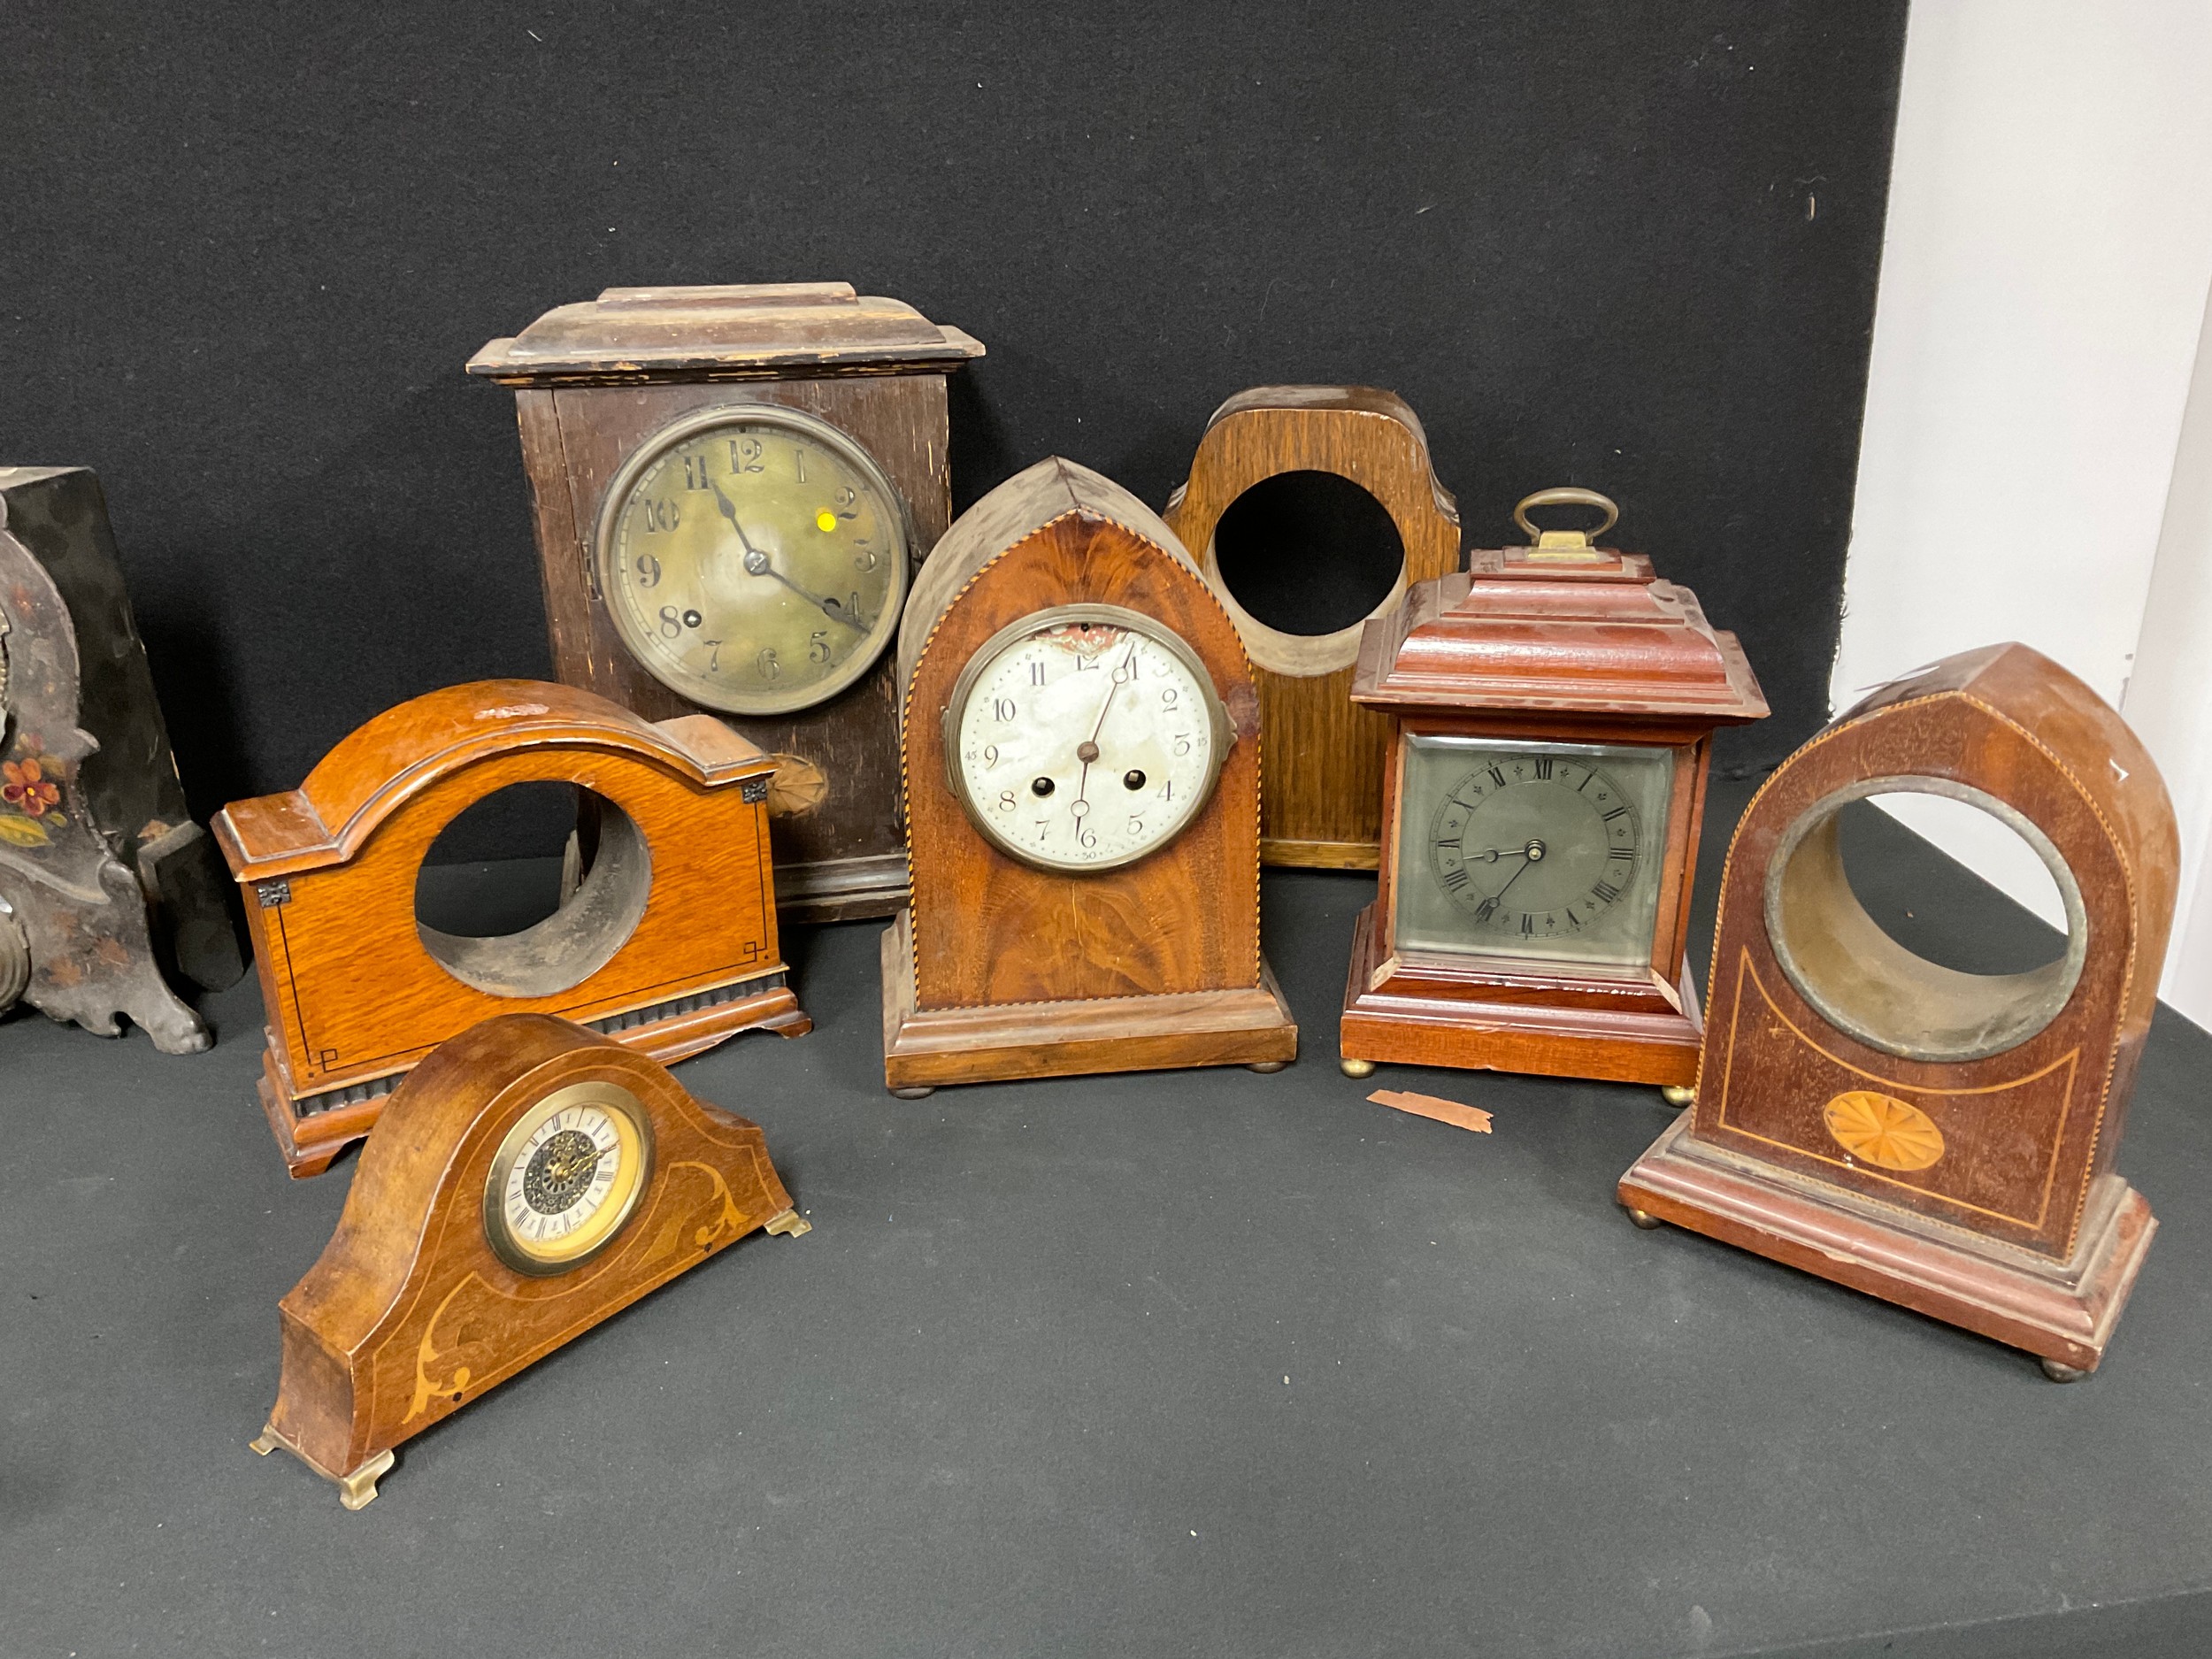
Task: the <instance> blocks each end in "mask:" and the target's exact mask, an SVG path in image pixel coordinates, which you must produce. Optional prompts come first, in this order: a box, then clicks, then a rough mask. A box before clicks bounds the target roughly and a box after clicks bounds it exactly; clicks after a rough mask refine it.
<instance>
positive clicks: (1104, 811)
mask: <svg viewBox="0 0 2212 1659" xmlns="http://www.w3.org/2000/svg"><path fill="white" fill-rule="evenodd" d="M945 723H946V733H945V752H946V755H947V757H948V761H949V766H948V770H949V772H950V773H951V778H950V781H951V784H952V787H953V790H954V793H956V795H959V797H960V801H961V804H962V805H963V806H964V807H965V808H966V809H967V812H968V816H969V817H970V818H972V819H973V820H974V822H975V824H976V826H977V827H978V828H979V829H981V830H982V831H983V833H985V834H986V835H987V836H988V837H989V838H990V840H991V841H993V842H995V844H996V845H997V846H998V847H999V849H1001V850H1002V851H1003V852H1005V853H1008V854H1009V855H1010V856H1013V857H1016V858H1018V859H1020V860H1022V861H1023V862H1024V863H1025V864H1034V865H1037V866H1039V867H1040V868H1042V869H1048V870H1065V871H1070V872H1083V871H1095V870H1109V869H1113V868H1116V867H1117V866H1119V865H1122V864H1133V863H1134V862H1135V861H1136V860H1138V859H1140V858H1142V857H1144V856H1147V855H1148V854H1150V853H1154V852H1156V851H1158V850H1159V849H1161V848H1163V847H1164V846H1166V845H1167V844H1168V843H1169V842H1171V841H1173V840H1174V839H1175V838H1176V836H1177V835H1179V834H1180V833H1182V831H1183V830H1184V828H1185V827H1186V826H1187V825H1189V823H1190V822H1191V820H1192V819H1193V818H1195V817H1196V816H1197V814H1198V811H1199V810H1200V809H1201V808H1202V807H1203V806H1204V805H1205V803H1206V801H1207V799H1208V798H1209V797H1210V795H1212V793H1213V787H1214V780H1215V779H1216V778H1217V776H1218V775H1219V772H1220V770H1221V761H1222V757H1223V753H1224V751H1225V749H1226V748H1227V747H1228V742H1229V735H1230V733H1229V723H1228V717H1227V715H1226V713H1225V710H1223V708H1222V706H1221V699H1220V697H1219V696H1218V695H1217V694H1216V692H1215V689H1214V684H1213V679H1212V677H1211V676H1210V674H1208V673H1207V672H1206V670H1205V667H1204V665H1203V664H1202V663H1201V662H1200V661H1199V659H1198V657H1197V655H1196V653H1195V652H1194V651H1193V650H1192V649H1190V647H1189V646H1188V645H1187V644H1185V643H1184V642H1183V641H1182V640H1181V639H1179V637H1177V636H1176V635H1175V634H1172V633H1171V632H1170V631H1169V630H1167V629H1166V628H1165V627H1164V626H1161V625H1160V624H1159V623H1158V622H1156V621H1155V620H1153V619H1152V618H1148V617H1144V616H1141V615H1139V614H1138V613H1136V612H1135V611H1124V610H1121V609H1119V608H1118V607H1114V606H1108V605H1069V606H1063V607H1060V608H1059V609H1057V610H1054V611H1040V612H1038V613H1037V614H1036V615H1035V616H1032V617H1026V618H1023V619H1022V620H1021V621H1019V622H1017V623H1015V624H1014V625H1013V626H1011V627H1009V628H1006V629H1004V630H1002V632H1001V633H1000V634H997V635H996V636H995V637H994V638H993V639H992V640H991V641H989V642H988V643H987V644H986V645H985V646H984V648H983V649H981V650H980V651H979V652H977V653H976V656H975V658H974V660H973V661H972V662H971V663H970V664H968V666H967V668H966V669H965V670H964V672H962V674H961V676H960V680H959V681H958V683H957V684H956V686H955V687H954V688H953V695H952V703H951V706H950V708H949V709H948V710H947V711H946V717H945Z"/></svg>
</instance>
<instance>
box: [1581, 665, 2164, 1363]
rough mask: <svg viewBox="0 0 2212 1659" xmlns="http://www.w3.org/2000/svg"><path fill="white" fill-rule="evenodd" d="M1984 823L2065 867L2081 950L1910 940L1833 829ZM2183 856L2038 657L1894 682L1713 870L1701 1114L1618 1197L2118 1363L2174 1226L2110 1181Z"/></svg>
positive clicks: (2068, 907)
mask: <svg viewBox="0 0 2212 1659" xmlns="http://www.w3.org/2000/svg"><path fill="white" fill-rule="evenodd" d="M1880 795H1925V796H1935V797H1939V798H1943V799H1947V800H1949V801H1951V802H1953V803H1960V804H1962V805H1965V806H1969V807H1973V808H1977V809H1978V810H1981V811H1982V812H1984V813H1986V814H1987V815H1988V816H1989V817H1990V818H1993V819H1994V820H1995V821H1996V822H1997V823H1998V824H2001V825H2002V826H2004V827H2005V828H2007V829H2008V830H2010V831H2011V832H2012V833H2014V834H2015V835H2016V836H2018V837H2019V839H2020V840H2021V841H2024V842H2025V843H2026V845H2027V847H2028V849H2030V850H2031V851H2032V853H2033V854H2034V855H2035V856H2037V857H2038V858H2039V860H2040V862H2041V863H2042V864H2043V867H2044V869H2045V870H2046V871H2047V872H2048V873H2049V875H2050V878H2051V882H2052V885H2053V886H2054V887H2055V888H2056V889H2057V896H2058V899H2059V902H2060V906H2061V908H2062V910H2063V912H2064V916H2065V922H2066V932H2065V938H2064V940H2063V941H2062V943H2060V944H2058V945H2056V946H2055V950H2054V954H2052V955H2051V956H2050V957H2049V958H2048V959H2047V960H2046V961H2044V962H2042V963H2041V964H2038V965H2035V966H2032V967H2029V968H2027V969H2025V970H2024V971H2021V972H1998V973H1978V972H1960V971H1958V970H1957V969H1955V968H1952V967H1948V966H1946V965H1943V964H1939V963H1935V962H1931V961H1929V960H1927V959H1926V958H1925V957H1924V956H1921V955H1920V954H1919V953H1918V952H1916V951H1915V950H1912V949H1909V948H1908V947H1907V946H1906V945H1905V944H1904V943H1903V942H1902V941H1901V940H1898V939H1894V938H1892V937H1891V936H1890V934H1889V933H1888V932H1887V930H1886V929H1885V928H1884V927H1883V926H1882V925H1881V924H1880V923H1879V922H1878V921H1876V920H1875V919H1874V918H1872V917H1871V916H1870V915H1869V913H1868V912H1867V910H1866V908H1865V907H1864V905H1863V904H1862V903H1861V902H1860V900H1859V897H1858V895H1857V894H1856V893H1855V892H1854V891H1853V888H1852V884H1851V878H1850V874H1849V872H1848V871H1847V868H1846V864H1845V859H1844V857H1843V853H1842V848H1841V835H1840V833H1839V829H1840V820H1841V815H1842V814H1843V813H1844V812H1845V811H1846V810H1849V809H1851V808H1853V807H1854V806H1855V803H1858V802H1860V801H1863V800H1865V799H1867V798H1869V797H1870V796H1880ZM2180 846H2181V838H2180V835H2179V833H2177V830H2176V828H2175V824H2174V811H2173V807H2172V805H2171V804H2170V802H2169V801H2168V799H2167V795H2166V788H2165V786H2164V784H2163V783H2162V782H2161V781H2160V780H2159V776H2158V769H2157V767H2156V766H2155V765H2154V764H2152V761H2151V757H2150V755H2149V753H2148V752H2147V750H2146V749H2144V747H2143V745H2142V743H2141V742H2140V741H2139V740H2138V739H2137V738H2136V736H2135V734H2134V733H2132V732H2131V731H2129V730H2128V728H2127V726H2126V725H2125V724H2124V723H2123V722H2122V720H2121V719H2120V717H2119V716H2118V715H2116V714H2115V713H2114V712H2113V711H2112V710H2111V709H2110V708H2108V707H2107V706H2106V704H2105V703H2103V701H2102V700H2101V699H2100V698H2099V697H2098V696H2097V695H2096V693H2094V692H2093V691H2092V690H2091V689H2090V688H2089V687H2087V686H2085V685H2084V684H2083V683H2082V682H2081V681H2080V680H2077V679H2076V678H2075V677H2074V676H2073V675H2071V674H2070V673H2068V672H2066V671H2065V670H2064V669H2062V668H2061V667H2060V666H2059V665H2058V664H2055V663H2054V662H2052V661H2051V660H2050V659H2049V658H2047V657H2042V656H2039V654H2038V653H2036V652H2034V651H2032V650H2030V649H2028V648H2027V647H2026V646H2024V645H1995V646H1990V647H1986V648H1985V649H1981V650H1977V651H1967V652H1963V653H1962V654H1961V655H1959V656H1956V657H1947V658H1945V659H1944V660H1943V661H1941V662H1939V663H1936V664H1932V665H1930V666H1929V667H1926V668H1924V669H1921V670H1919V671H1918V672H1916V673H1913V674H1910V675H1909V676H1907V677H1906V678H1905V679H1903V680H1898V681H1895V682H1893V684H1890V685H1887V686H1884V687H1881V688H1880V689H1878V690H1877V691H1875V692H1873V693H1872V694H1871V695H1869V696H1868V697H1867V698H1866V699H1865V700H1864V701H1863V702H1862V703H1860V704H1859V705H1858V706H1857V707H1856V708H1855V709H1852V710H1849V711H1848V712H1847V713H1846V714H1844V715H1842V716H1840V717H1839V718H1838V719H1837V720H1836V721H1835V722H1834V723H1833V724H1832V725H1831V726H1828V727H1827V728H1826V729H1825V730H1824V731H1822V732H1821V733H1818V734H1816V736H1815V737H1814V738H1813V739H1812V741H1809V742H1808V743H1807V744H1806V745H1805V746H1804V747H1803V748H1802V749H1799V750H1798V751H1797V753H1795V754H1794V755H1793V756H1791V757H1789V759H1787V760H1786V761H1785V762H1783V764H1781V766H1780V767H1778V769H1777V770H1776V771H1775V772H1774V775H1773V776H1772V777H1770V778H1769V779H1768V780H1767V781H1766V783H1765V784H1764V785H1763V786H1762V787H1761V788H1760V790H1759V793H1758V795H1756V796H1755V797H1754V798H1753V800H1752V803H1751V805H1750V806H1749V807H1748V808H1747V809H1746V810H1745V812H1744V815H1743V818H1742V819H1741V821H1740V823H1739V824H1738V825H1737V826H1736V834H1735V838H1734V840H1733V841H1731V842H1730V843H1729V848H1728V869H1727V873H1726V874H1725V875H1724V876H1723V878H1722V879H1721V893H1720V915H1719V919H1718V921H1717V925H1716V929H1715V938H1714V941H1713V976H1712V979H1711V982H1710V984H1709V995H1710V996H1711V1000H1712V1015H1713V1018H1712V1024H1711V1027H1710V1029H1709V1032H1708V1033H1707V1035H1706V1041H1705V1049H1704V1055H1703V1060H1702V1064H1701V1069H1700V1071H1699V1072H1698V1086H1697V1103H1696V1105H1695V1106H1694V1108H1693V1110H1690V1111H1687V1112H1685V1113H1683V1114H1682V1115H1681V1117H1679V1118H1677V1119H1676V1120H1675V1122H1674V1123H1673V1124H1672V1125H1671V1126H1670V1127H1669V1128H1668V1130H1667V1132H1666V1133H1664V1134H1663V1135H1661V1136H1660V1138H1659V1139H1658V1141H1656V1142H1655V1144H1654V1145H1653V1146H1652V1148H1651V1149H1650V1150H1649V1151H1647V1152H1646V1153H1645V1154H1644V1156H1642V1157H1640V1158H1639V1159H1637V1161H1636V1164H1635V1166H1634V1167H1633V1168H1632V1169H1631V1170H1630V1171H1628V1173H1627V1174H1626V1175H1624V1176H1623V1177H1622V1178H1621V1183H1620V1198H1621V1202H1622V1203H1623V1204H1624V1205H1626V1206H1627V1208H1628V1212H1629V1216H1630V1218H1631V1219H1632V1220H1634V1221H1635V1222H1636V1223H1637V1224H1638V1225H1640V1226H1647V1227H1655V1226H1657V1225H1659V1224H1660V1223H1662V1222H1672V1223H1674V1224H1676V1225H1679V1226H1683V1227H1687V1228H1689V1229H1691V1230H1692V1231H1694V1232H1697V1233H1704V1234H1706V1235H1707V1236H1708V1237H1709V1238H1715V1239H1719V1240H1723V1241H1724V1242H1726V1243H1729V1244H1733V1245H1738V1246H1740V1247H1741V1248H1744V1249H1747V1250H1753V1251H1755V1252H1757V1253H1758V1254H1759V1255H1761V1256H1768V1257H1770V1258H1772V1259H1773V1260H1776V1261H1779V1262H1786V1263H1789V1264H1791V1265H1792V1266H1794V1267H1800V1268H1802V1269H1804V1270H1805V1271H1808V1272H1810V1273H1816V1274H1818V1275H1819V1276H1820V1277H1822V1278H1823V1279H1833V1280H1834V1281H1836V1282H1837V1283H1839V1284H1843V1285H1848V1286H1851V1287H1853V1288H1854V1289H1856V1290H1862V1291H1865V1292H1867V1293H1868V1294H1871V1295H1875V1296H1879V1297H1881V1298H1883V1299H1884V1300H1886V1301H1888V1302H1897V1303H1901V1305H1903V1306H1905V1307H1908V1308H1911V1309H1915V1310H1917V1311H1919V1312H1921V1313H1924V1314H1927V1315H1929V1316H1931V1317H1934V1318H1938V1319H1942V1320H1946V1321H1947V1322H1949V1323H1950V1324H1952V1325H1962V1326H1964V1327H1965V1328H1966V1329H1968V1330H1970V1331H1976V1332H1979V1333H1981V1334H1982V1335H1984V1336H1986V1337H1991V1338H1993V1339H1994V1340H1997V1341H2000V1342H2005V1343H2009V1344H2011V1345H2012V1346H2013V1347H2015V1348H2025V1349H2026V1350H2027V1351H2028V1352H2030V1353H2032V1354H2034V1355H2036V1356H2039V1357H2040V1358H2041V1360H2042V1362H2043V1367H2044V1370H2045V1371H2047V1372H2048V1373H2049V1375H2050V1376H2051V1377H2052V1378H2053V1379H2055V1380H2057V1381H2060V1382H2070V1381H2072V1380H2074V1379H2076V1378H2078V1377H2079V1376H2081V1375H2082V1374H2083V1373H2084V1372H2085V1371H2093V1370H2094V1369H2096V1366H2097V1363H2098V1362H2099V1361H2100V1360H2101V1358H2102V1357H2103V1355H2104V1352H2105V1348H2106V1346H2107V1344H2108V1342H2109V1341H2110V1340H2111V1338H2112V1333H2113V1330H2114V1327H2115V1326H2116V1325H2117V1324H2118V1322H2119V1317H2120V1311H2121V1310H2122V1309H2123V1308H2124V1306H2125V1305H2126V1302H2127V1299H2128V1293H2129V1291H2130V1290H2131V1288H2132V1286H2134V1283H2135V1279H2136V1275H2137V1274H2138V1273H2139V1271H2141V1268H2142V1265H2143V1258H2144V1256H2145V1254H2146V1253H2147V1251H2148V1250H2149V1248H2150V1243H2151V1237H2152V1234H2153V1233H2155V1232H2156V1231H2157V1227H2158V1224H2157V1222H2156V1221H2155V1220H2154V1218H2153V1217H2152V1215H2151V1209H2150V1205H2149V1204H2148V1203H2147V1202H2145V1200H2144V1198H2143V1195H2142V1194H2140V1193H2139V1192H2137V1191H2136V1190H2135V1189H2134V1188H2133V1187H2131V1186H2129V1184H2128V1183H2127V1181H2126V1180H2125V1179H2123V1178H2122V1177H2121V1175H2120V1174H2119V1172H2118V1171H2117V1169H2116V1162H2117V1154H2118V1152H2119V1147H2120V1132H2121V1129H2122V1127H2123V1126H2124V1124H2125V1123H2126V1120H2127V1107H2128V1096H2129V1095H2130V1094H2131V1093H2132V1092H2133V1090H2134V1087H2135V1075H2136V1069H2137V1067H2138V1065H2139V1063H2140V1061H2141V1059H2142V1054H2143V1043H2144V1040H2145V1039H2146V1038H2147V1036H2148V1035H2149V1033H2150V1024H2151V1015H2152V1012H2153V1011H2154V1009H2155V1007H2156V1005H2157V995H2158V972H2159V966H2160V964H2162V962H2163V961H2164V960H2165V956H2166V940H2167V936H2168V933H2170V930H2171V927H2172V924H2173V912H2174V893H2175V888H2176V885H2177V874H2178V870H2179V864H2180Z"/></svg>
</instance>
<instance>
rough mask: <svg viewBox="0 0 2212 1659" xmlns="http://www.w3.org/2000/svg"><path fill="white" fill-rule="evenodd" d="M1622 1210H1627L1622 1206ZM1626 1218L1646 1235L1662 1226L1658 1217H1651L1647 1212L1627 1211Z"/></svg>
mask: <svg viewBox="0 0 2212 1659" xmlns="http://www.w3.org/2000/svg"><path fill="white" fill-rule="evenodd" d="M1622 1208H1624V1209H1627V1206H1626V1205H1623V1206H1622ZM1628 1218H1629V1219H1630V1220H1631V1221H1632V1222H1634V1223H1635V1224H1636V1225H1638V1226H1640V1227H1641V1228H1642V1229H1643V1230H1644V1231H1645V1232H1647V1233H1649V1232H1650V1231H1651V1230H1652V1229H1653V1228H1654V1227H1656V1226H1659V1225H1662V1224H1661V1222H1660V1220H1659V1217H1656V1216H1655V1215H1653V1214H1652V1213H1651V1211H1649V1210H1628Z"/></svg>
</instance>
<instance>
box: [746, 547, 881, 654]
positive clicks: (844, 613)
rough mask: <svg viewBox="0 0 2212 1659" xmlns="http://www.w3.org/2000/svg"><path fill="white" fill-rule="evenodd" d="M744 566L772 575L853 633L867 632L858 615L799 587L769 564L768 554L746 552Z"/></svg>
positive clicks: (835, 602)
mask: <svg viewBox="0 0 2212 1659" xmlns="http://www.w3.org/2000/svg"><path fill="white" fill-rule="evenodd" d="M756 559H757V560H758V561H759V563H758V564H757V565H756V564H755V563H754V561H755V560H756ZM745 568H746V569H747V570H749V571H750V572H752V573H753V574H754V575H756V576H772V577H774V578H775V579H776V580H778V581H780V582H781V583H782V584H783V585H784V586H785V587H786V588H789V589H790V590H791V591H792V592H793V593H795V594H796V595H799V597H800V598H802V599H803V600H805V601H806V602H807V603H809V604H810V605H812V606H814V607H815V608H816V609H817V610H818V611H821V613H822V614H823V615H824V616H826V617H828V618H832V619H833V620H834V621H838V622H841V623H843V624H844V625H845V626H847V627H849V628H850V629H852V630H853V632H854V633H856V634H865V633H867V631H868V624H866V623H865V622H863V621H862V620H861V619H860V618H858V617H856V616H855V615H853V613H852V612H851V611H848V610H846V609H845V607H844V606H842V605H841V604H839V603H837V601H835V600H834V599H825V598H823V597H822V596H821V595H819V594H810V593H809V592H807V590H806V589H805V588H802V587H800V586H799V584H798V583H796V582H795V581H793V580H791V579H790V578H789V577H788V576H787V575H785V574H784V573H783V572H781V571H780V570H778V569H777V568H776V567H775V566H774V565H771V564H770V563H769V562H768V556H767V555H766V554H765V553H748V554H747V555H746V556H745Z"/></svg>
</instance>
